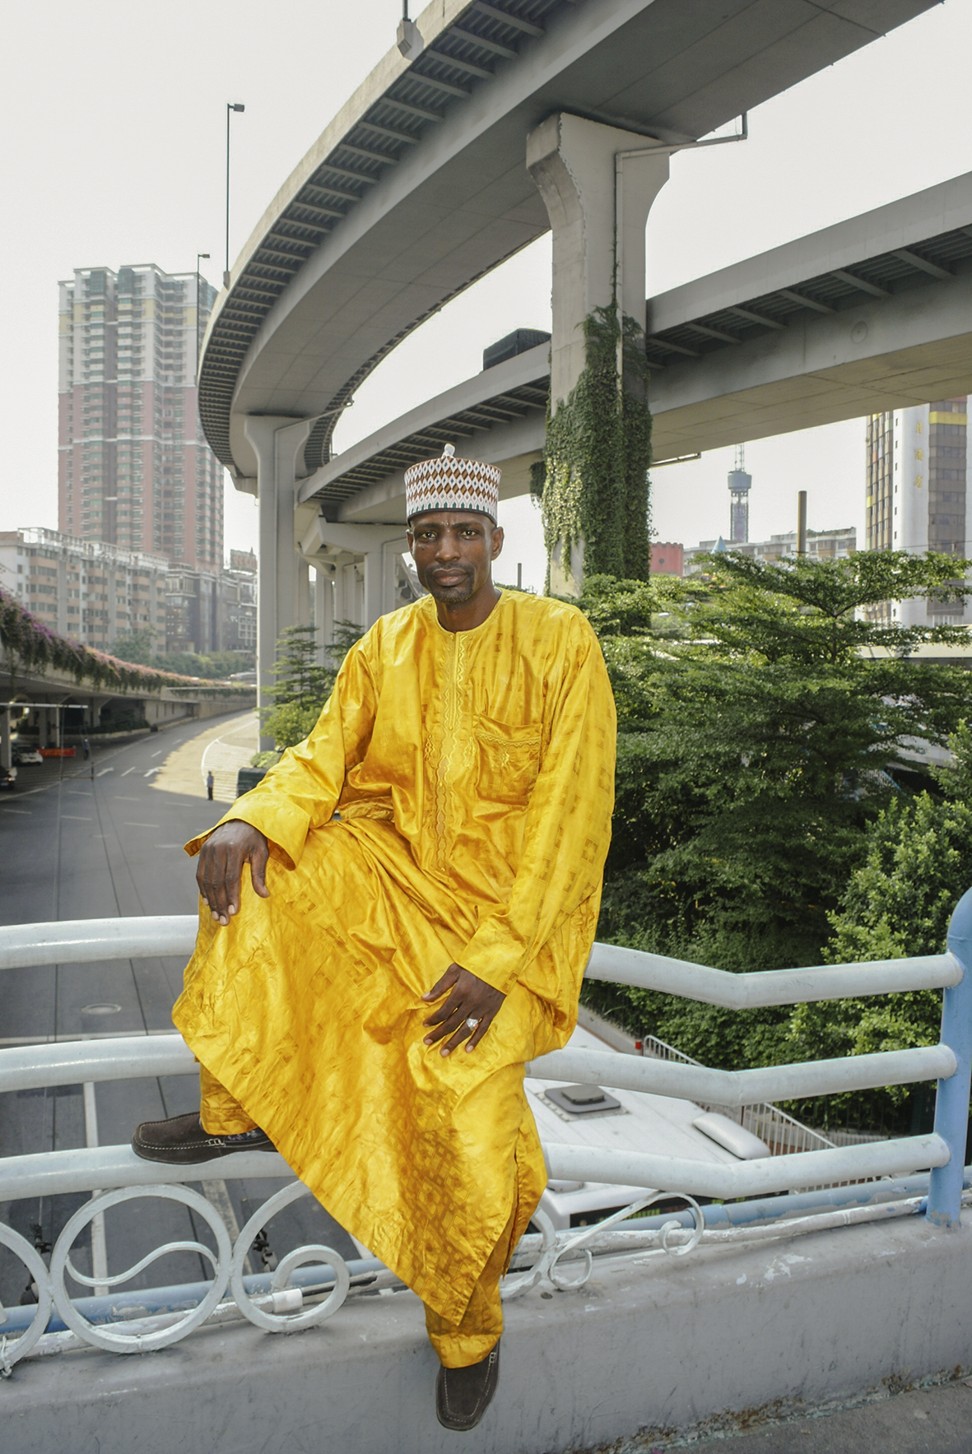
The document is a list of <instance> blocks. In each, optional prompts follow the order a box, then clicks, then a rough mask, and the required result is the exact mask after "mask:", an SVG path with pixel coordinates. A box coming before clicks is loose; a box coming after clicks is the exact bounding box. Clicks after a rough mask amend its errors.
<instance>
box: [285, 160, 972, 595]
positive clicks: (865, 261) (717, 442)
mask: <svg viewBox="0 0 972 1454" xmlns="http://www.w3.org/2000/svg"><path fill="white" fill-rule="evenodd" d="M646 349H647V355H648V359H649V363H650V366H651V383H650V401H651V407H652V414H653V421H654V424H653V439H654V454H655V458H656V459H658V460H664V459H668V458H673V457H676V456H679V455H688V454H694V453H698V452H701V451H704V450H709V449H716V448H719V447H720V446H723V445H729V444H736V443H738V442H739V441H740V440H743V439H745V440H750V439H759V438H761V437H763V436H766V435H770V434H781V433H785V432H787V431H788V430H794V429H808V428H811V427H813V426H815V425H819V424H829V423H833V422H834V421H835V420H840V419H850V418H856V417H858V416H860V415H862V414H867V413H871V412H875V411H879V410H883V409H894V408H901V407H904V406H906V405H908V404H916V403H921V402H926V401H928V400H929V399H935V398H948V397H952V396H954V395H957V394H964V393H968V392H972V173H966V174H965V175H964V176H961V177H956V178H954V179H953V180H951V181H949V182H946V183H942V184H941V185H939V186H935V187H929V188H927V189H926V190H924V191H922V192H919V193H916V194H915V195H914V196H911V197H905V198H902V199H901V200H900V201H897V202H894V203H892V204H890V205H889V206H886V207H880V208H877V209H875V210H874V211H872V212H868V213H865V214H863V215H861V216H859V217H855V218H852V219H850V220H849V221H846V222H841V223H838V224H837V225H836V226H833V227H828V228H826V229H824V230H823V231H821V232H817V233H814V234H812V235H810V236H808V237H803V238H800V239H799V240H798V241H795V242H792V243H787V244H786V245H785V246H783V247H778V248H775V249H773V250H772V251H771V252H767V253H763V254H761V255H760V256H758V257H754V258H750V259H748V260H747V261H745V262H743V263H738V264H736V265H735V266H733V267H730V268H725V269H723V270H721V271H720V272H717V273H713V274H712V275H711V276H709V277H705V278H700V279H698V280H696V281H694V282H691V283H688V284H686V285H685V286H683V287H680V288H675V289H673V290H672V291H670V292H667V293H662V294H659V295H658V296H656V297H654V298H649V299H648V301H647V304H646ZM549 386H550V360H549V348H548V346H547V345H541V346H539V347H535V348H533V349H530V350H529V351H527V352H525V353H522V354H520V355H518V356H517V357H515V358H511V359H508V360H507V361H505V362H504V363H501V364H497V365H496V366H495V367H493V368H489V369H484V370H483V372H482V373H480V374H477V375H475V377H473V378H471V379H467V380H465V381H464V382H463V383H461V384H457V385H456V386H455V387H454V388H452V389H450V390H449V391H448V392H447V393H445V394H441V395H439V396H438V397H437V398H434V399H430V400H428V401H427V402H426V403H425V404H423V405H422V406H420V407H419V408H417V409H413V410H411V411H410V412H409V413H408V414H406V415H404V416H402V417H401V418H400V419H396V420H394V421H392V422H391V423H389V424H387V425H386V426H384V427H383V428H382V429H381V430H379V431H377V432H376V433H375V434H372V435H371V436H370V437H369V438H367V439H364V440H362V441H361V442H360V443H359V444H357V445H355V446H354V448H352V449H350V450H348V451H346V452H345V453H344V454H342V455H340V456H337V457H335V458H334V459H332V460H331V461H329V462H328V463H327V464H326V465H323V466H321V468H320V469H318V470H315V471H314V473H313V474H312V475H310V476H308V477H307V479H305V480H303V481H302V482H301V483H300V485H299V487H298V491H297V502H298V504H299V505H301V506H306V505H308V504H312V503H313V504H315V505H316V506H317V507H318V515H317V517H316V519H315V520H314V521H313V522H312V523H311V524H310V525H308V526H307V527H306V528H305V530H304V532H303V536H302V548H303V551H304V553H305V555H307V556H308V557H310V556H312V555H315V554H317V555H322V556H324V557H332V558H334V557H335V555H336V552H335V546H336V545H337V546H338V548H339V541H340V539H341V532H340V529H335V526H336V525H337V526H340V525H352V524H361V523H364V522H371V521H375V520H389V521H392V520H400V519H402V518H403V512H404V487H403V484H402V471H403V470H404V469H406V468H407V467H408V465H409V464H412V463H414V462H415V461H416V460H418V459H422V458H424V457H426V456H428V455H429V454H433V453H436V452H437V451H438V450H440V449H441V447H442V443H443V441H445V440H446V439H454V440H468V441H469V445H468V447H469V448H470V450H472V451H474V452H475V453H476V454H478V455H481V456H482V457H483V458H485V459H489V460H491V461H492V462H494V463H497V464H500V465H501V466H502V468H503V487H502V488H503V492H504V495H505V496H506V497H507V498H509V497H512V496H515V495H518V494H522V493H524V492H525V491H526V490H528V489H529V481H530V466H531V464H532V463H533V462H534V461H536V460H538V459H539V458H540V455H541V452H542V449H543V440H544V428H545V419H546V405H547V398H548V394H549ZM473 441H474V442H473ZM392 604H393V603H392V602H391V601H389V603H388V605H386V606H385V609H389V608H390V606H391V605H392Z"/></svg>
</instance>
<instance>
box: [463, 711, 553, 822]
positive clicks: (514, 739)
mask: <svg viewBox="0 0 972 1454" xmlns="http://www.w3.org/2000/svg"><path fill="white" fill-rule="evenodd" d="M473 736H474V739H475V744H476V757H477V764H476V766H477V773H476V780H477V786H478V788H479V794H480V797H482V798H485V799H487V800H488V801H490V802H494V803H522V802H523V801H524V799H525V798H526V797H527V796H528V795H529V793H530V791H531V790H532V788H533V784H534V783H535V782H536V780H537V773H538V772H539V770H540V725H539V723H536V724H534V723H528V724H527V725H525V726H516V727H512V726H510V725H509V723H507V722H495V721H493V720H492V719H491V718H489V717H480V719H479V721H478V722H477V723H476V725H475V727H474V728H473Z"/></svg>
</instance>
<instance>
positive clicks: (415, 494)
mask: <svg viewBox="0 0 972 1454" xmlns="http://www.w3.org/2000/svg"><path fill="white" fill-rule="evenodd" d="M499 483H500V471H499V470H498V469H497V468H496V466H495V465H494V464H487V463H486V461H485V460H482V459H463V457H462V456H461V455H458V454H456V447H455V445H454V444H447V445H446V446H445V448H444V449H443V451H442V453H441V454H440V455H439V456H438V457H437V458H436V459H423V460H421V461H420V462H419V463H418V464H413V465H412V466H411V467H410V468H409V469H407V470H406V471H405V519H406V520H411V519H412V517H413V516H414V515H422V514H424V513H425V511H427V510H476V511H477V512H478V513H479V514H480V515H488V516H489V518H490V520H492V522H493V524H494V525H495V524H496V507H497V504H498V503H499Z"/></svg>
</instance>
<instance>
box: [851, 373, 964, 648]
mask: <svg viewBox="0 0 972 1454" xmlns="http://www.w3.org/2000/svg"><path fill="white" fill-rule="evenodd" d="M866 503H867V511H866V519H865V547H866V549H868V550H908V551H915V552H923V551H926V550H938V551H942V552H943V553H944V554H946V555H956V556H969V555H972V544H970V541H972V455H970V450H969V424H968V399H966V398H960V399H940V400H938V401H937V402H936V403H933V404H916V405H913V406H912V407H911V408H908V409H896V410H894V412H893V413H891V412H889V413H884V414H872V415H871V416H870V418H869V419H868V421H867V502H866ZM889 614H893V617H894V619H895V620H900V621H901V622H902V624H904V625H907V626H913V625H926V624H929V625H937V624H943V625H963V624H972V603H969V604H965V605H963V603H962V602H961V601H954V602H940V603H926V602H925V601H922V600H914V601H904V602H901V603H900V604H895V605H894V607H893V612H891V613H889Z"/></svg>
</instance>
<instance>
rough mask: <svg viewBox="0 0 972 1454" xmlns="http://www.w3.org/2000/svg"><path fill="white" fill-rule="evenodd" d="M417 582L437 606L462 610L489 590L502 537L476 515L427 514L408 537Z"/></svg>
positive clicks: (417, 520) (469, 512)
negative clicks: (437, 603)
mask: <svg viewBox="0 0 972 1454" xmlns="http://www.w3.org/2000/svg"><path fill="white" fill-rule="evenodd" d="M406 538H407V540H408V548H409V550H410V551H411V552H412V559H413V560H414V561H415V570H416V572H417V574H418V578H419V581H420V582H421V584H422V585H423V586H424V587H425V589H426V590H427V591H428V592H429V594H430V595H431V596H433V597H434V599H435V600H436V601H438V602H439V603H440V604H441V605H443V606H446V607H454V606H464V605H466V604H467V603H468V602H470V601H473V600H475V599H476V597H478V596H479V595H480V594H481V593H482V592H483V591H485V590H487V589H489V588H490V587H491V585H492V563H493V561H494V560H495V559H496V557H497V556H498V555H499V553H500V551H501V550H502V548H503V531H502V529H501V528H500V526H498V525H494V524H493V522H492V521H491V520H490V518H489V516H488V515H480V514H479V513H478V512H476V511H474V510H429V511H427V512H426V513H425V514H424V515H416V516H414V517H413V519H412V521H411V522H410V524H409V527H408V532H407V536H406Z"/></svg>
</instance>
